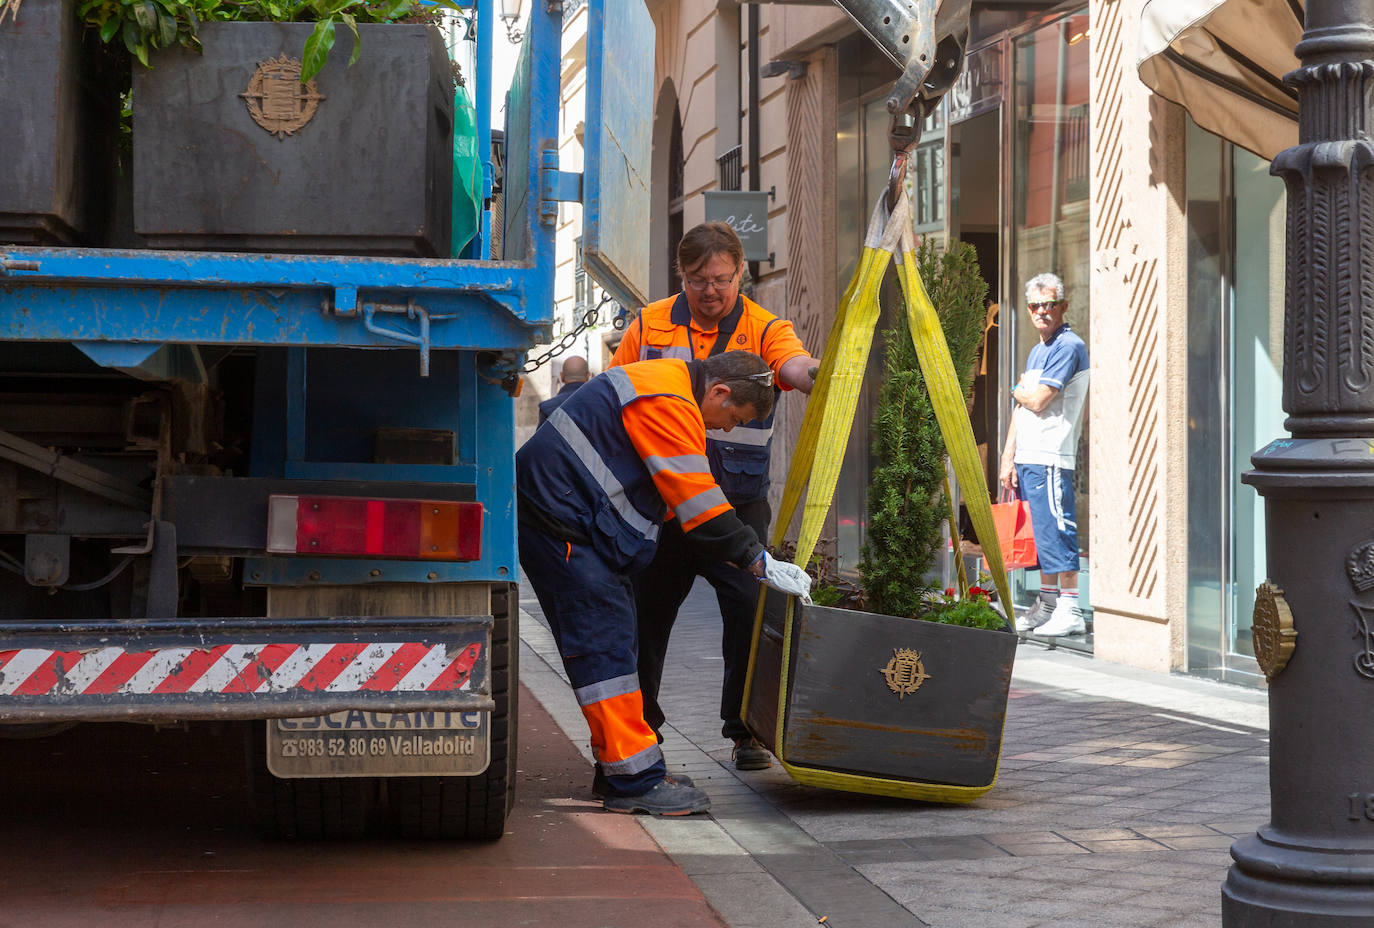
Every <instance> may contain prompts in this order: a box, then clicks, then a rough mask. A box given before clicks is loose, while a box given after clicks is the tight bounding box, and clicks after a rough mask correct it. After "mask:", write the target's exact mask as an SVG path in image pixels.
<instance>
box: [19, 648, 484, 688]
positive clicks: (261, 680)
mask: <svg viewBox="0 0 1374 928" xmlns="http://www.w3.org/2000/svg"><path fill="white" fill-rule="evenodd" d="M450 647H451V646H449V645H443V644H423V643H420V642H395V643H376V642H374V643H362V644H359V643H356V642H353V643H345V644H340V643H322V644H320V643H317V644H299V643H298V644H287V643H273V644H222V645H218V646H210V647H200V648H192V647H168V648H158V649H155V650H151V651H134V650H129V649H126V648H121V647H98V648H89V649H84V650H78V651H58V650H53V649H51V648H21V649H18V650H10V651H0V696H67V697H70V696H106V695H160V694H169V695H171V694H180V693H256V694H280V693H300V692H311V693H351V692H363V691H366V692H396V693H421V692H429V693H433V692H459V691H464V690H468V689H469V688H470V685H471V682H472V681H471V675H472V668H473V666H474V665H475V664H476V663H477V659H478V658H479V657H481V655H482V647H483V645H482V644H481V643H471V644H467V645H464V646H463V647H462V649H461V650H450Z"/></svg>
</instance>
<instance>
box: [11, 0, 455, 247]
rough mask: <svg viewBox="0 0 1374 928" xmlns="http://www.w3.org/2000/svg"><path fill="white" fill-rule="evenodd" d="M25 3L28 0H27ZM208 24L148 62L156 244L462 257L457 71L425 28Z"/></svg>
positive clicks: (149, 173)
mask: <svg viewBox="0 0 1374 928" xmlns="http://www.w3.org/2000/svg"><path fill="white" fill-rule="evenodd" d="M25 2H26V3H27V2H28V0H25ZM313 28H314V27H313V26H312V25H311V24H309V23H206V24H204V25H203V26H202V27H201V29H200V38H201V43H202V45H203V46H204V53H203V54H196V53H194V52H191V51H188V50H186V49H183V48H174V49H168V50H165V51H159V52H158V54H157V55H156V57H155V59H154V60H153V67H152V69H151V70H150V69H146V68H136V69H135V74H134V226H135V230H136V231H137V232H138V233H139V234H140V235H142V236H144V237H145V239H146V241H147V242H148V244H149V246H150V247H153V248H179V249H202V250H203V249H212V250H223V251H282V252H298V253H314V254H367V255H391V256H403V257H407V256H409V257H448V254H449V228H450V224H451V210H450V204H451V202H452V195H453V192H452V187H453V185H452V176H453V78H452V71H451V68H450V65H449V59H448V55H447V53H446V52H445V51H444V43H443V39H442V37H441V36H440V34H439V32H438V30H437V29H434V28H433V27H430V26H423V25H362V26H359V27H358V31H359V33H360V35H361V38H362V54H361V57H360V58H359V59H358V61H357V63H356V64H354V65H353V66H352V67H351V68H350V67H348V59H349V56H350V55H351V54H352V51H353V36H352V34H351V33H350V32H349V31H348V29H347V28H345V27H343V26H342V25H341V26H340V27H339V29H338V40H337V42H336V44H335V46H334V49H333V51H331V52H330V54H329V58H328V60H327V62H326V63H325V66H324V68H323V69H322V70H321V71H320V73H319V74H318V75H316V76H315V78H314V79H312V80H311V81H308V82H306V83H305V84H302V83H301V82H300V56H301V51H302V49H303V48H304V46H305V40H306V37H307V36H308V35H309V34H310V32H311V30H312V29H313Z"/></svg>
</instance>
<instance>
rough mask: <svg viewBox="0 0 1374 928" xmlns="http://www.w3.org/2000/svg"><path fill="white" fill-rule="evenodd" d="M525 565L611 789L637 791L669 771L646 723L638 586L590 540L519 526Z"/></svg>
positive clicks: (629, 793)
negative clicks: (637, 630)
mask: <svg viewBox="0 0 1374 928" xmlns="http://www.w3.org/2000/svg"><path fill="white" fill-rule="evenodd" d="M520 566H521V568H522V569H523V570H524V571H525V576H526V577H527V578H528V579H529V581H530V586H532V587H534V594H535V596H537V597H539V606H540V608H541V609H543V611H544V618H546V619H547V620H548V623H549V629H550V630H551V631H552V632H553V639H554V642H555V643H557V645H558V653H559V655H560V656H561V657H562V658H563V668H564V669H565V670H566V671H567V672H568V680H569V681H570V682H571V683H572V688H573V694H574V695H575V696H576V697H577V702H578V704H579V705H580V706H581V707H582V714H583V716H584V717H585V718H586V719H587V726H588V728H589V729H590V730H591V735H592V751H593V753H594V754H595V755H596V759H597V761H598V762H599V763H600V764H601V769H602V772H603V773H604V774H605V775H606V781H607V784H608V786H609V787H610V790H611V791H612V792H613V793H617V794H620V795H625V796H638V795H640V794H642V793H644V792H646V791H648V790H650V789H652V788H653V787H654V786H656V785H658V783H659V781H660V780H662V779H663V778H664V776H665V775H666V774H667V772H668V771H667V767H666V766H665V764H664V762H663V751H662V750H661V749H660V748H659V746H658V743H657V741H656V740H655V738H654V733H653V731H652V730H651V729H650V727H649V726H648V725H647V724H645V720H644V709H643V703H642V702H641V699H640V692H639V690H640V687H639V679H638V675H637V673H636V653H635V652H636V649H635V611H634V591H633V588H632V586H631V584H630V580H629V578H628V577H626V576H624V575H623V574H619V573H616V572H615V571H614V570H612V569H611V568H610V567H609V566H608V565H607V564H606V562H605V561H603V560H602V559H601V557H600V556H599V555H597V553H596V552H595V551H593V550H592V549H591V548H590V547H588V546H586V545H580V544H569V543H568V542H566V541H560V540H559V539H556V538H553V537H551V536H549V535H546V534H544V533H543V532H541V531H539V530H538V529H536V528H534V527H532V526H530V525H521V526H520Z"/></svg>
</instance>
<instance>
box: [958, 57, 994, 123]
mask: <svg viewBox="0 0 1374 928" xmlns="http://www.w3.org/2000/svg"><path fill="white" fill-rule="evenodd" d="M945 103H946V105H947V106H948V107H949V121H950V122H952V123H953V122H962V121H963V120H965V119H972V118H973V117H974V116H980V115H982V114H983V113H986V112H988V111H989V110H995V109H997V107H998V106H999V105H1001V103H1002V46H1001V45H985V46H984V47H982V48H980V49H977V50H976V51H972V52H969V54H968V58H967V59H966V60H965V62H964V70H963V71H962V72H961V73H960V74H959V79H958V80H956V81H955V82H954V86H953V87H951V88H950V89H949V93H948V94H946V95H945Z"/></svg>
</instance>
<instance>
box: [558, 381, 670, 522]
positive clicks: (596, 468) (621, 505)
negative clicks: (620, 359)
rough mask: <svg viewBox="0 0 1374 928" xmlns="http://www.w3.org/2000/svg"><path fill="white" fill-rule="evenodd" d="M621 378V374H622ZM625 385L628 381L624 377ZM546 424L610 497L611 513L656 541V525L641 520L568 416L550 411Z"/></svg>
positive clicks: (618, 482)
mask: <svg viewBox="0 0 1374 928" xmlns="http://www.w3.org/2000/svg"><path fill="white" fill-rule="evenodd" d="M619 372H621V368H618V367H613V368H611V369H610V370H609V371H607V372H606V373H607V374H608V375H609V374H613V373H619ZM622 376H624V375H623V374H622ZM613 382H614V381H613ZM626 382H627V383H628V382H629V378H628V377H627V378H626ZM632 389H633V388H632ZM549 424H550V425H552V426H553V427H554V428H555V429H557V430H558V434H559V435H561V436H563V440H564V441H566V442H567V443H568V447H570V448H572V450H573V453H574V454H576V455H577V457H578V460H580V461H581V462H582V465H583V466H584V467H586V468H587V471H588V472H589V473H590V474H591V475H592V479H593V480H595V481H596V482H597V483H598V484H599V485H600V486H601V489H603V490H605V491H606V496H607V497H609V498H610V501H611V505H612V506H614V507H615V511H616V512H618V513H620V517H621V518H622V519H624V520H625V521H626V523H628V524H629V525H630V526H631V527H632V528H633V529H634V530H635V531H637V532H639V533H640V534H641V535H643V536H644V537H645V538H647V539H649V540H650V541H652V540H653V539H655V538H657V537H658V526H657V525H655V524H654V523H652V522H650V521H649V520H648V519H646V518H644V516H642V515H641V514H640V512H639V510H638V509H636V508H635V507H634V506H632V505H631V504H630V499H629V497H628V496H626V495H625V487H624V486H623V485H622V484H621V483H620V481H619V480H617V479H616V476H615V474H613V473H611V469H610V468H609V467H607V466H606V462H605V461H603V460H602V459H601V455H599V454H597V453H596V449H595V448H593V447H592V443H591V441H590V440H589V439H588V438H587V436H586V435H585V434H583V432H582V429H581V428H580V427H578V424H577V423H576V422H574V421H573V420H572V417H571V416H569V415H568V414H567V413H566V412H564V411H563V409H562V408H561V407H560V408H558V409H555V410H554V411H553V415H551V416H549Z"/></svg>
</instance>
